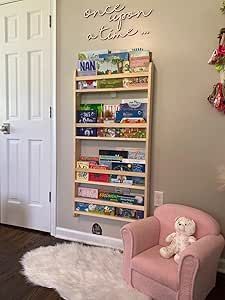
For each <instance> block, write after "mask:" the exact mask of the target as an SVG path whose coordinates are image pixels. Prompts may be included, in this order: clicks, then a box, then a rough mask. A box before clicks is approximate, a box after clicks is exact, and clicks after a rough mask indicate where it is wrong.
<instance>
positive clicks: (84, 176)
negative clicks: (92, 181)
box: [77, 161, 89, 182]
mask: <svg viewBox="0 0 225 300" xmlns="http://www.w3.org/2000/svg"><path fill="white" fill-rule="evenodd" d="M77 168H78V169H83V170H84V171H83V172H77V180H81V181H84V182H87V181H88V180H89V174H88V173H87V172H85V169H88V168H89V162H86V161H77Z"/></svg>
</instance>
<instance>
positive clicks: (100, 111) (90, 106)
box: [80, 103, 104, 119]
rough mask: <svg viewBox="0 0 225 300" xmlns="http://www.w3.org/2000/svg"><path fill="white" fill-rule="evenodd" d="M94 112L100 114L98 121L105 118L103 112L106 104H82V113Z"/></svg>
mask: <svg viewBox="0 0 225 300" xmlns="http://www.w3.org/2000/svg"><path fill="white" fill-rule="evenodd" d="M90 110H94V111H97V112H98V115H97V117H98V119H99V118H102V116H103V111H104V104H99V103H98V104H95V103H93V104H80V111H90Z"/></svg>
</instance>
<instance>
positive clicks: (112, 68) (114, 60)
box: [97, 52, 130, 75]
mask: <svg viewBox="0 0 225 300" xmlns="http://www.w3.org/2000/svg"><path fill="white" fill-rule="evenodd" d="M129 70H130V62H129V53H128V52H117V53H110V54H100V55H99V60H98V62H97V74H98V75H105V74H119V73H126V72H129Z"/></svg>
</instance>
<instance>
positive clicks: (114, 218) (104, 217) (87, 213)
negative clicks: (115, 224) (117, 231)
mask: <svg viewBox="0 0 225 300" xmlns="http://www.w3.org/2000/svg"><path fill="white" fill-rule="evenodd" d="M80 215H81V216H88V217H95V218H102V219H109V220H114V221H122V222H127V223H131V222H135V221H138V220H136V219H129V218H121V217H117V216H108V215H101V214H94V213H89V212H85V211H74V217H79V216H80Z"/></svg>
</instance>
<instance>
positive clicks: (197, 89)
mask: <svg viewBox="0 0 225 300" xmlns="http://www.w3.org/2000/svg"><path fill="white" fill-rule="evenodd" d="M57 2H58V7H57V9H58V20H57V22H58V33H57V36H58V42H57V51H58V54H57V63H58V66H57V67H58V70H57V74H58V79H57V83H58V84H57V87H58V204H57V211H58V212H57V225H58V226H60V227H66V228H70V229H75V230H80V231H85V232H90V230H91V225H92V224H93V221H94V219H93V218H85V217H84V218H78V219H75V218H73V216H72V207H73V205H72V179H71V178H72V168H73V139H72V135H73V96H72V75H73V70H74V67H75V59H76V57H77V53H78V52H79V51H80V50H88V49H105V48H109V49H124V48H133V47H143V48H146V49H151V50H152V51H153V58H154V63H155V67H156V74H155V97H154V130H153V163H152V170H153V190H161V191H164V193H165V202H167V203H168V202H173V203H182V204H187V205H192V206H194V207H197V208H201V209H204V210H205V211H207V212H209V213H211V214H212V215H213V216H214V217H215V218H217V219H218V220H219V221H220V222H221V225H222V227H223V232H224V233H225V192H224V193H221V192H219V191H218V184H217V179H216V177H217V167H219V166H220V165H223V164H225V155H224V153H225V137H224V132H225V131H224V130H225V116H224V115H222V114H220V113H217V112H216V111H214V110H213V109H212V108H211V106H210V105H209V104H208V103H207V101H206V98H207V96H208V94H209V92H210V91H211V87H212V85H213V84H214V83H215V82H216V81H217V80H218V78H219V77H218V76H217V74H216V72H215V71H214V69H213V67H211V66H208V65H207V61H208V59H209V56H210V54H211V52H212V49H213V47H215V45H216V43H217V39H216V36H217V33H218V31H219V29H220V27H222V26H223V25H224V17H223V16H221V15H220V13H219V6H220V3H221V0H198V1H196V0H189V1H186V0H172V1H167V0H149V1H146V0H139V1H134V0H129V1H123V2H125V3H126V4H127V6H128V7H129V8H131V9H137V8H141V9H149V8H153V9H154V14H153V15H152V17H151V18H149V19H145V20H143V19H139V21H138V22H137V21H135V24H138V26H140V27H143V28H144V29H145V28H147V29H149V30H150V32H151V36H150V37H145V38H140V39H138V38H128V39H126V40H117V41H108V42H106V41H104V42H103V41H92V42H90V41H87V40H86V34H87V33H88V31H90V30H92V29H93V28H94V27H96V26H97V24H98V25H99V19H97V18H96V21H95V24H94V21H89V22H88V21H87V20H84V18H83V17H82V12H83V11H84V9H86V8H93V5H94V6H95V8H101V7H103V6H105V5H106V4H109V3H111V4H115V3H116V2H115V1H105V0H99V1H85V0H83V1H75V0H58V1H57ZM98 222H100V223H101V224H102V226H103V232H104V234H105V235H108V236H112V237H119V229H120V227H121V225H122V223H119V222H111V221H104V220H98Z"/></svg>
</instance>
